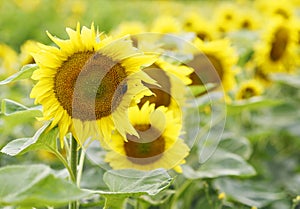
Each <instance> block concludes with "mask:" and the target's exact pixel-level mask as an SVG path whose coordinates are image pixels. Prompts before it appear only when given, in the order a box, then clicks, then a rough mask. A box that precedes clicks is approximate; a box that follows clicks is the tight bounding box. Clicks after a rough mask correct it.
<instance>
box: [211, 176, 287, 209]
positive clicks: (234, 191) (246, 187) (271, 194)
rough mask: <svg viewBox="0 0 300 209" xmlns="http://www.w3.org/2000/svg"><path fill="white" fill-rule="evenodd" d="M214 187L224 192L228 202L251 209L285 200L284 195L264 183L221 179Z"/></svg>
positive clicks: (215, 182)
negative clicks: (240, 204) (250, 208)
mask: <svg viewBox="0 0 300 209" xmlns="http://www.w3.org/2000/svg"><path fill="white" fill-rule="evenodd" d="M214 186H215V187H216V188H217V189H218V190H220V192H224V193H225V195H226V198H227V199H228V200H233V201H235V202H240V203H242V204H245V205H248V206H250V207H252V206H255V207H258V208H262V207H265V206H266V205H268V204H270V203H272V202H274V201H277V200H280V199H282V198H284V194H283V193H280V192H275V191H271V190H270V187H269V185H268V184H266V183H263V182H257V181H256V182H255V181H249V180H244V181H242V180H237V179H229V178H220V179H216V180H215V181H214Z"/></svg>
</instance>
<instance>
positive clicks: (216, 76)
mask: <svg viewBox="0 0 300 209" xmlns="http://www.w3.org/2000/svg"><path fill="white" fill-rule="evenodd" d="M188 66H189V67H192V68H194V72H193V73H192V74H191V75H190V78H191V80H192V85H203V84H207V83H220V81H221V80H222V78H223V74H224V70H223V66H222V63H221V62H220V60H219V59H218V58H217V57H215V56H213V55H210V54H202V53H201V54H196V55H195V56H194V59H193V60H192V61H190V62H189V63H188Z"/></svg>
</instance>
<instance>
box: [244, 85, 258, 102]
mask: <svg viewBox="0 0 300 209" xmlns="http://www.w3.org/2000/svg"><path fill="white" fill-rule="evenodd" d="M254 96H256V91H255V89H253V88H252V87H246V88H245V89H244V90H243V94H242V99H249V98H251V97H254Z"/></svg>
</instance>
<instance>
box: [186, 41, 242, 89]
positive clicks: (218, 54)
mask: <svg viewBox="0 0 300 209" xmlns="http://www.w3.org/2000/svg"><path fill="white" fill-rule="evenodd" d="M194 46H195V47H196V48H195V49H197V50H195V51H194V52H193V53H194V57H193V59H192V60H191V61H189V62H188V63H187V66H190V67H192V68H193V69H194V72H193V73H192V74H191V75H190V78H191V80H192V84H191V85H203V84H204V85H205V84H207V83H214V84H217V85H220V84H222V85H223V87H224V89H225V90H231V89H232V88H233V87H234V85H235V77H234V76H235V72H234V70H233V68H234V66H235V64H236V62H237V56H236V53H235V51H234V49H233V48H232V47H231V45H230V42H229V41H228V40H227V39H222V40H216V41H211V42H202V41H200V40H195V42H194Z"/></svg>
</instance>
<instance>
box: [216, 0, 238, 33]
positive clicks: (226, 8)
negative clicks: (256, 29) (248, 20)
mask: <svg viewBox="0 0 300 209" xmlns="http://www.w3.org/2000/svg"><path fill="white" fill-rule="evenodd" d="M238 11H239V8H238V7H237V5H236V4H233V3H226V4H225V3H224V4H220V5H219V6H218V7H217V8H216V10H215V12H214V13H215V24H216V27H217V30H219V31H220V32H229V31H232V30H234V29H236V28H237V20H238V19H239V12H238Z"/></svg>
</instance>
